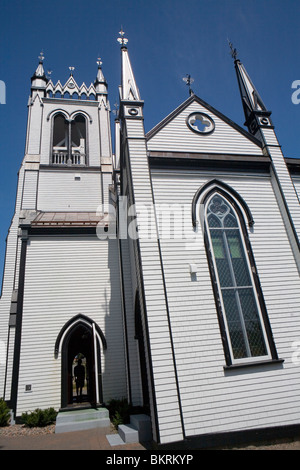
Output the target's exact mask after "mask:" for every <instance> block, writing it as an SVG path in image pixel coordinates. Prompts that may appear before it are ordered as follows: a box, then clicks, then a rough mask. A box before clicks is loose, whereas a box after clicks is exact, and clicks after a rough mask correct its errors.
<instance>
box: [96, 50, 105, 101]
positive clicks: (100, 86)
mask: <svg viewBox="0 0 300 470" xmlns="http://www.w3.org/2000/svg"><path fill="white" fill-rule="evenodd" d="M97 65H98V71H97V77H96V80H95V82H94V87H95V89H96V92H97V95H107V81H106V80H105V78H104V75H103V72H102V60H101V58H100V57H98V59H97Z"/></svg>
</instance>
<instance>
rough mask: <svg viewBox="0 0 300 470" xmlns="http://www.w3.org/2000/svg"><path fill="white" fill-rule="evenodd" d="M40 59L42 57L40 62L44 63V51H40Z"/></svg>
mask: <svg viewBox="0 0 300 470" xmlns="http://www.w3.org/2000/svg"><path fill="white" fill-rule="evenodd" d="M39 59H40V63H41V64H42V63H43V60H44V59H45V57H44V53H43V51H42V52H40V55H39Z"/></svg>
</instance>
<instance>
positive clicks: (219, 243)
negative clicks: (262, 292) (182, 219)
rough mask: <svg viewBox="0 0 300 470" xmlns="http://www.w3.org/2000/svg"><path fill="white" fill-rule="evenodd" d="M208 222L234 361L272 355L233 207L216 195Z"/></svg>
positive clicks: (208, 210)
mask: <svg viewBox="0 0 300 470" xmlns="http://www.w3.org/2000/svg"><path fill="white" fill-rule="evenodd" d="M206 217H207V218H206V220H207V226H208V232H209V240H210V244H211V248H212V249H211V252H212V254H213V258H214V266H215V270H216V275H217V279H218V286H219V287H218V288H219V291H220V292H219V295H220V297H221V303H222V307H223V310H224V312H223V313H224V320H225V324H226V326H227V333H228V336H229V338H228V340H229V343H230V346H231V348H230V349H231V352H232V355H233V359H235V360H236V359H244V358H251V357H260V356H266V355H267V354H268V351H267V346H266V341H265V334H264V330H263V326H262V320H261V315H260V310H259V305H258V302H257V298H256V295H255V293H256V292H255V286H254V283H253V280H252V277H251V272H250V263H249V258H248V254H247V252H246V250H245V246H244V243H243V232H242V230H241V228H240V225H239V220H238V216H237V214H236V212H235V210H234V209H233V207H232V206H231V204H230V203H229V202H228V201H227V200H226V199H225V198H224V197H223V196H221V195H220V194H218V193H215V194H214V195H213V196H212V197H211V198H210V199H209V201H208V203H207V208H206Z"/></svg>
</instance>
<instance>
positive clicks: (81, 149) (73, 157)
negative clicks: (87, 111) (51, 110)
mask: <svg viewBox="0 0 300 470" xmlns="http://www.w3.org/2000/svg"><path fill="white" fill-rule="evenodd" d="M86 134H87V132H86V119H85V117H84V116H83V115H82V114H77V115H76V116H75V118H74V119H72V120H71V119H66V117H65V116H64V114H62V113H58V114H56V115H55V116H54V119H53V137H52V164H54V165H86V162H87V155H86V150H87V149H86Z"/></svg>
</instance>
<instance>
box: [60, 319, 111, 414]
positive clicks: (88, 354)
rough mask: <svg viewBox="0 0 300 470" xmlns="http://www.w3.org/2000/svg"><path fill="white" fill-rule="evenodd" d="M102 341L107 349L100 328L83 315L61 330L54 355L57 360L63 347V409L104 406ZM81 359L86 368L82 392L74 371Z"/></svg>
mask: <svg viewBox="0 0 300 470" xmlns="http://www.w3.org/2000/svg"><path fill="white" fill-rule="evenodd" d="M100 339H101V342H102V346H103V348H104V349H105V348H106V343H105V338H104V336H103V334H102V332H101V330H100V328H99V327H98V326H96V325H95V323H93V322H92V320H90V319H89V318H88V317H85V316H83V315H78V316H77V317H75V318H73V319H72V320H70V321H69V322H68V323H67V324H66V325H65V326H64V328H63V329H62V330H61V332H60V334H59V336H58V338H57V341H56V345H55V355H56V357H57V356H58V351H59V348H60V345H61V354H62V357H61V359H62V375H61V406H62V408H74V407H78V406H80V407H82V406H84V407H85V406H99V405H101V404H102V402H103V396H102V380H101V356H100ZM79 359H81V362H82V366H83V367H84V382H83V384H82V390H81V389H80V388H79V389H78V388H77V386H76V385H77V384H76V382H75V367H76V366H77V365H78V362H79ZM80 392H82V393H80Z"/></svg>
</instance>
